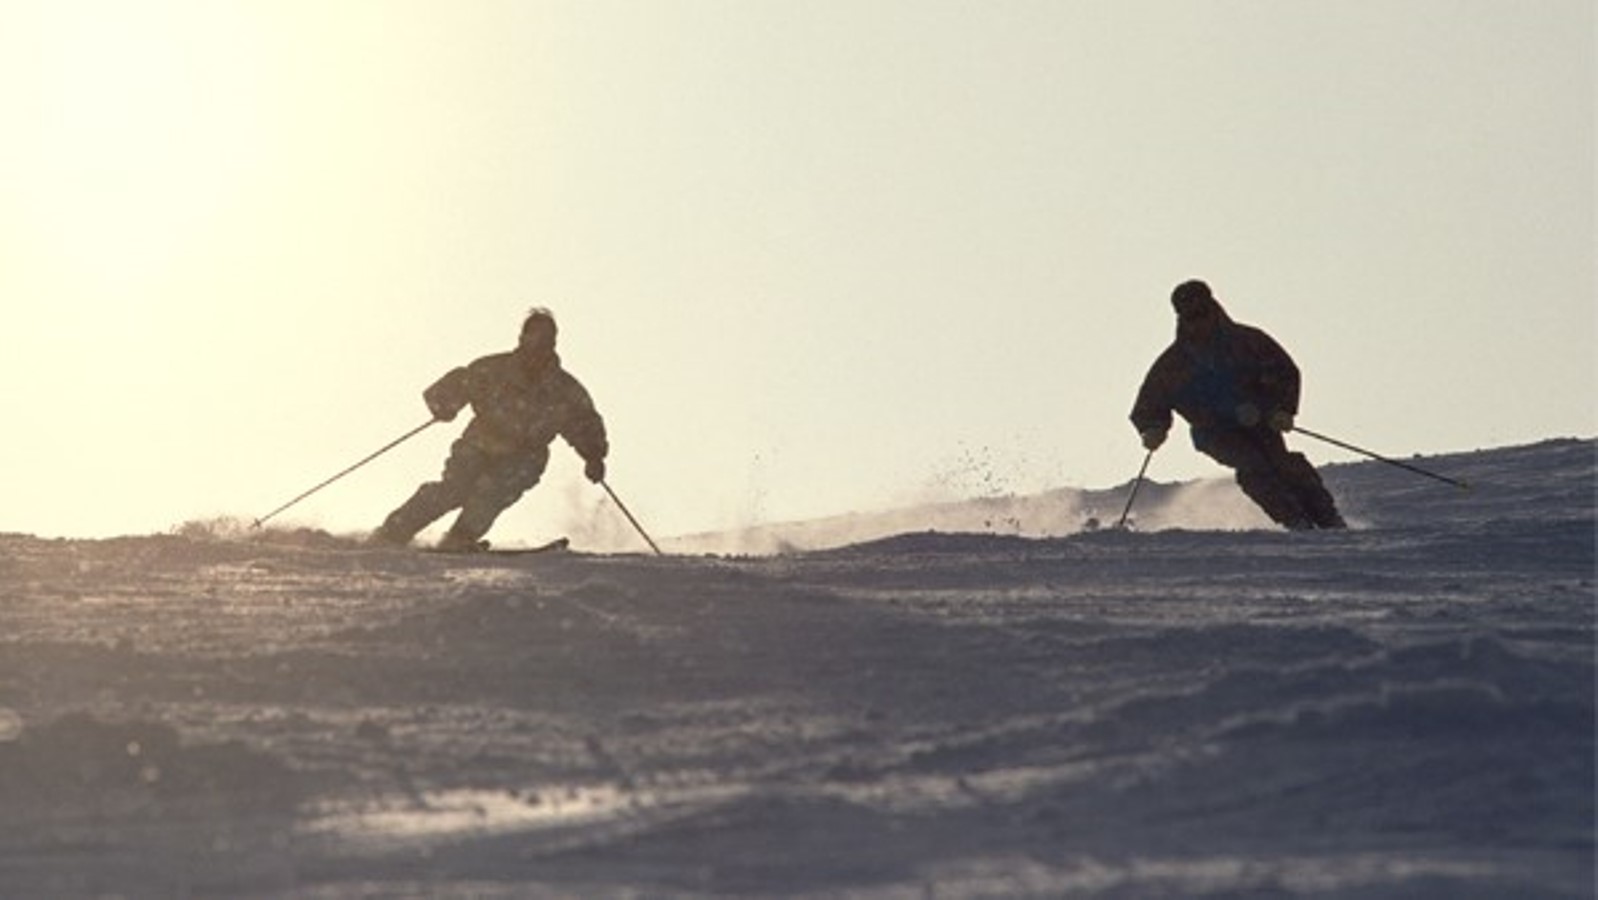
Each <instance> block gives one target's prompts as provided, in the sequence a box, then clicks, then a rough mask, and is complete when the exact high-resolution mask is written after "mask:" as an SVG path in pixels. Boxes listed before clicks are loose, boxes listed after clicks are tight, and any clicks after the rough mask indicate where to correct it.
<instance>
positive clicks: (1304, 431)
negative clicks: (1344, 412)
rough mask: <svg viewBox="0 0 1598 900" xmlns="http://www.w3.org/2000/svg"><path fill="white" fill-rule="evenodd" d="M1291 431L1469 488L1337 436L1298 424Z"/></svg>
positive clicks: (1443, 476) (1464, 483)
mask: <svg viewBox="0 0 1598 900" xmlns="http://www.w3.org/2000/svg"><path fill="white" fill-rule="evenodd" d="M1293 431H1296V432H1298V433H1299V434H1302V435H1304V436H1305V437H1312V438H1314V439H1315V440H1317V441H1325V442H1326V443H1328V444H1331V445H1333V446H1336V447H1342V448H1343V449H1344V450H1352V451H1354V452H1355V453H1360V454H1363V455H1365V456H1368V457H1370V458H1371V459H1374V460H1376V461H1377V462H1384V463H1387V464H1388V465H1390V466H1397V467H1398V468H1400V469H1407V470H1409V471H1411V472H1414V473H1415V474H1416V475H1425V476H1426V477H1427V478H1435V479H1436V480H1438V481H1441V482H1443V483H1444V484H1451V485H1453V486H1454V487H1457V488H1459V489H1460V490H1462V491H1468V490H1470V482H1468V481H1464V480H1462V479H1458V478H1449V477H1448V476H1447V475H1439V474H1437V473H1436V472H1428V471H1426V470H1425V469H1422V468H1421V467H1420V466H1412V465H1410V464H1409V463H1406V462H1400V461H1398V460H1396V459H1389V458H1388V457H1385V456H1383V455H1381V454H1380V453H1373V452H1372V451H1370V450H1366V449H1365V448H1364V447H1356V446H1354V445H1353V444H1346V443H1344V442H1342V441H1340V440H1338V439H1337V438H1334V437H1327V436H1326V435H1324V434H1318V433H1316V432H1313V431H1310V430H1309V429H1308V428H1304V427H1302V426H1300V425H1294V426H1293Z"/></svg>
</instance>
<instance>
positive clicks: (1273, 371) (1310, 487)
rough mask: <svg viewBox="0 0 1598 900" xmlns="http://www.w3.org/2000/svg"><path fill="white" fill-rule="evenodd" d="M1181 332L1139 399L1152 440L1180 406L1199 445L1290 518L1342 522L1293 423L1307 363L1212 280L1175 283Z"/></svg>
mask: <svg viewBox="0 0 1598 900" xmlns="http://www.w3.org/2000/svg"><path fill="white" fill-rule="evenodd" d="M1171 305H1172V306H1173V307H1174V308H1175V310H1176V315H1177V325H1176V340H1175V341H1173V342H1172V343H1171V346H1169V347H1167V348H1166V349H1165V351H1164V352H1163V353H1161V354H1160V355H1159V357H1158V358H1157V359H1155V361H1154V365H1153V366H1152V367H1151V368H1150V369H1149V373H1148V375H1147V376H1146V377H1145V378H1144V379H1143V386H1142V388H1141V389H1139V391H1138V395H1137V401H1136V403H1135V404H1134V405H1133V407H1132V416H1131V418H1132V425H1133V427H1135V428H1136V429H1137V431H1138V434H1139V435H1141V436H1142V439H1143V446H1144V447H1146V448H1147V449H1149V450H1150V451H1153V450H1155V449H1158V448H1159V447H1160V445H1161V444H1163V443H1165V438H1166V434H1167V432H1168V431H1170V428H1171V413H1172V411H1173V410H1174V411H1175V412H1177V413H1180V414H1181V416H1182V418H1183V419H1186V420H1187V422H1188V425H1189V426H1190V428H1191V432H1192V438H1193V446H1194V447H1195V448H1196V449H1197V450H1199V452H1201V453H1204V454H1205V455H1207V456H1209V457H1211V458H1213V459H1215V460H1216V461H1217V462H1220V463H1221V464H1222V465H1225V466H1228V467H1230V468H1232V469H1235V470H1236V471H1237V484H1238V486H1239V487H1241V488H1242V489H1243V492H1244V493H1245V494H1247V495H1248V496H1249V498H1250V499H1252V500H1253V501H1254V502H1255V503H1257V504H1258V505H1259V507H1260V508H1261V509H1263V510H1264V511H1265V513H1266V514H1267V515H1269V516H1270V517H1271V519H1272V520H1273V521H1275V522H1277V523H1279V524H1281V525H1283V526H1285V527H1287V528H1292V529H1311V528H1342V527H1344V522H1343V517H1342V516H1341V515H1340V514H1339V513H1338V511H1337V504H1336V502H1335V501H1333V499H1332V495H1331V493H1330V492H1328V491H1327V490H1326V487H1325V485H1324V484H1322V483H1321V478H1320V475H1319V474H1318V473H1317V472H1316V471H1315V467H1314V466H1312V465H1310V462H1309V460H1307V459H1305V458H1304V455H1303V454H1301V453H1293V452H1290V451H1289V450H1288V449H1287V444H1286V442H1285V441H1284V440H1283V438H1282V435H1283V433H1284V432H1288V431H1291V430H1293V417H1294V416H1296V415H1297V414H1298V395H1299V373H1298V366H1297V365H1295V364H1294V363H1293V359H1292V357H1290V356H1288V355H1287V351H1285V350H1283V349H1282V347H1281V345H1280V344H1278V343H1276V341H1275V340H1273V339H1272V338H1271V337H1270V335H1268V334H1266V333H1265V332H1263V331H1261V330H1259V329H1258V328H1253V327H1251V326H1248V325H1243V324H1240V323H1238V322H1234V321H1232V318H1231V317H1230V316H1228V315H1227V314H1226V311H1225V310H1224V309H1222V308H1221V304H1220V303H1219V302H1217V301H1216V299H1215V296H1214V294H1212V293H1211V292H1210V288H1209V285H1207V284H1205V283H1204V282H1202V281H1187V282H1183V283H1182V284H1179V285H1177V287H1176V289H1175V290H1174V291H1173V292H1172V293H1171Z"/></svg>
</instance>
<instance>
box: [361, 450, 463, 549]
mask: <svg viewBox="0 0 1598 900" xmlns="http://www.w3.org/2000/svg"><path fill="white" fill-rule="evenodd" d="M483 461H484V460H483V454H482V452H481V451H479V450H478V449H477V448H475V447H473V446H471V445H469V444H465V443H462V442H460V441H456V442H455V445H454V446H453V447H451V448H450V454H449V458H448V459H447V460H445V462H444V474H443V475H442V476H441V477H440V478H439V480H438V481H429V482H427V483H426V484H424V485H422V486H421V487H419V488H417V489H416V493H414V494H412V495H411V497H410V499H409V500H406V501H405V502H404V503H402V504H400V506H399V508H398V509H396V510H394V511H393V512H391V513H389V514H388V518H386V519H384V520H383V524H382V525H381V526H379V527H378V529H377V530H376V531H374V532H373V533H372V537H371V540H372V542H373V543H378V544H392V545H395V546H404V545H406V544H409V543H410V542H411V539H412V538H414V537H416V533H417V532H419V531H421V530H422V529H423V528H426V527H427V526H429V525H431V524H433V522H434V521H436V520H437V519H438V517H440V516H442V515H444V514H445V513H447V512H449V511H450V510H452V509H455V508H456V507H459V506H460V505H461V504H462V503H464V502H466V498H467V496H468V494H469V490H470V487H471V485H472V483H473V482H474V481H476V479H477V477H478V475H479V473H480V472H481V470H482V466H483Z"/></svg>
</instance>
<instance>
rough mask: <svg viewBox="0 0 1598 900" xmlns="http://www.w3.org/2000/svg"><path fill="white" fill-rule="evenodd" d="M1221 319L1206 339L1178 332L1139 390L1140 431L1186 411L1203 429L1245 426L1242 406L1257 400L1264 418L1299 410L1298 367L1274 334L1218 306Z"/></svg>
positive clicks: (1136, 420)
mask: <svg viewBox="0 0 1598 900" xmlns="http://www.w3.org/2000/svg"><path fill="white" fill-rule="evenodd" d="M1216 315H1218V316H1219V317H1220V320H1219V321H1218V322H1217V323H1216V326H1215V330H1214V332H1213V333H1212V334H1211V335H1210V338H1209V339H1208V340H1205V341H1198V340H1194V339H1191V338H1188V337H1185V336H1183V335H1182V334H1181V333H1180V332H1179V333H1178V336H1177V339H1176V340H1175V341H1173V342H1172V343H1171V346H1169V347H1167V348H1166V349H1165V351H1164V352H1163V353H1161V354H1160V355H1159V357H1158V358H1156V359H1155V360H1154V365H1153V366H1151V367H1150V368H1149V373H1148V375H1147V376H1145V377H1144V379H1143V386H1142V387H1141V388H1140V389H1139V390H1138V394H1137V401H1136V402H1135V403H1134V404H1133V405H1132V416H1131V418H1132V425H1133V426H1134V427H1135V428H1137V430H1138V432H1139V433H1143V432H1147V431H1149V430H1151V429H1158V430H1161V431H1164V430H1167V429H1169V428H1170V427H1171V412H1172V410H1175V411H1176V412H1178V413H1181V415H1182V418H1184V419H1186V420H1187V422H1188V424H1189V425H1191V426H1192V427H1193V430H1194V438H1195V440H1197V439H1198V438H1199V433H1200V432H1201V431H1203V430H1208V429H1213V428H1227V427H1230V428H1237V427H1243V426H1242V423H1241V422H1240V421H1239V420H1238V407H1239V406H1242V405H1243V404H1252V405H1253V406H1254V408H1255V409H1256V410H1257V411H1258V413H1259V417H1260V420H1261V421H1266V420H1268V419H1269V418H1270V415H1271V414H1272V413H1274V412H1285V413H1287V414H1289V415H1297V414H1298V393H1299V374H1298V366H1297V365H1295V364H1294V363H1293V359H1292V357H1290V356H1288V355H1287V351H1286V350H1283V349H1282V347H1281V345H1280V344H1278V343H1276V341H1275V340H1273V339H1272V338H1271V336H1270V335H1268V334H1266V333H1265V332H1263V331H1261V330H1259V329H1258V328H1254V327H1251V326H1248V325H1243V324H1240V323H1237V322H1234V321H1232V320H1231V318H1229V317H1228V316H1227V315H1226V314H1225V312H1223V311H1220V310H1217V312H1216Z"/></svg>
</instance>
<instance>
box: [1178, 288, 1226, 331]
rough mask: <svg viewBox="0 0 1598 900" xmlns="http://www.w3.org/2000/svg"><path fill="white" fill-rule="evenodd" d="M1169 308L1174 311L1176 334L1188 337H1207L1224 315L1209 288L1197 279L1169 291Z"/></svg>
mask: <svg viewBox="0 0 1598 900" xmlns="http://www.w3.org/2000/svg"><path fill="white" fill-rule="evenodd" d="M1171 308H1173V309H1175V310H1176V330H1177V334H1180V335H1184V336H1188V337H1203V336H1205V335H1207V334H1208V333H1209V332H1210V331H1211V329H1212V328H1213V326H1214V325H1215V323H1216V322H1218V321H1219V320H1220V319H1221V318H1222V317H1223V316H1224V315H1225V314H1224V313H1223V312H1222V310H1221V304H1220V303H1218V302H1216V300H1215V295H1214V294H1213V293H1211V292H1210V286H1209V285H1207V284H1205V283H1204V282H1202V281H1199V280H1197V279H1194V280H1192V281H1184V282H1182V283H1181V284H1179V285H1177V286H1176V289H1175V290H1173V291H1171Z"/></svg>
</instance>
